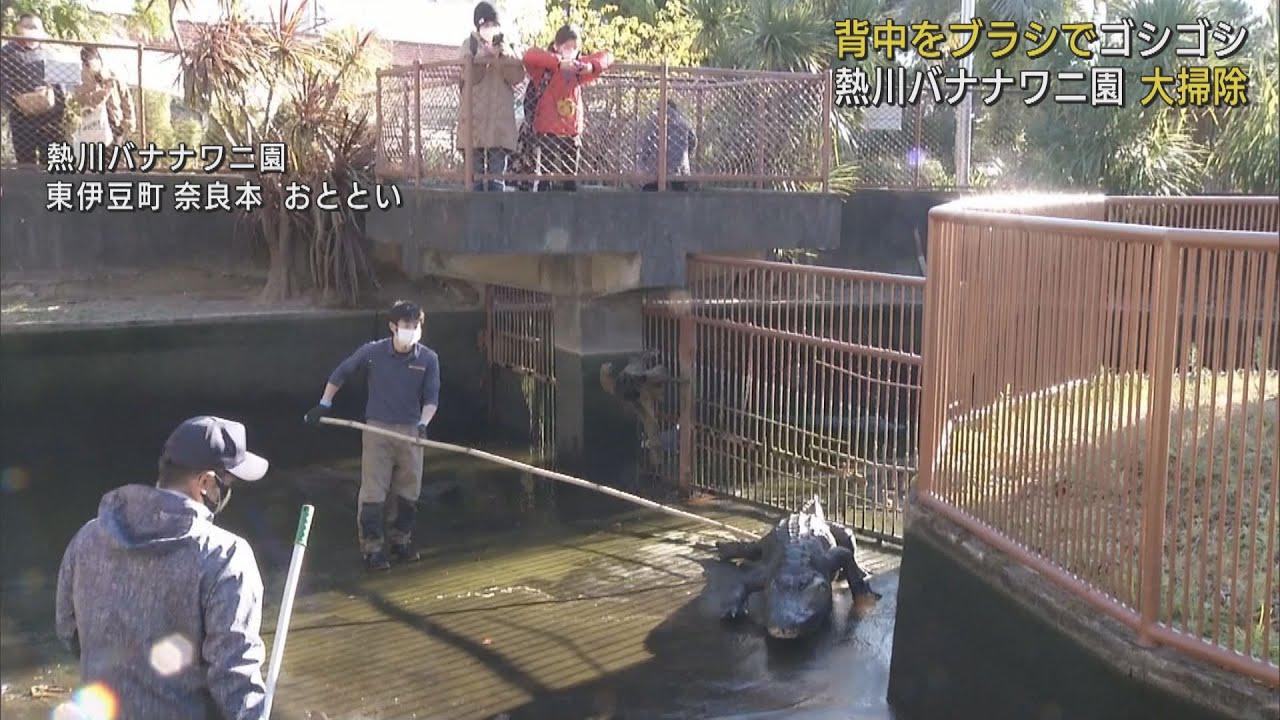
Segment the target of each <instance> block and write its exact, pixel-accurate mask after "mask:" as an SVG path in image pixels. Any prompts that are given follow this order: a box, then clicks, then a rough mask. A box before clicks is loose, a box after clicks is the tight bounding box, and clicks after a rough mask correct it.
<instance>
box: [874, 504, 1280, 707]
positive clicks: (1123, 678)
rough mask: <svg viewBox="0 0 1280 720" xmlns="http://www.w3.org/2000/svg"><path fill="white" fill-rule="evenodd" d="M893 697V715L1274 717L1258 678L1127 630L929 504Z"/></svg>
mask: <svg viewBox="0 0 1280 720" xmlns="http://www.w3.org/2000/svg"><path fill="white" fill-rule="evenodd" d="M889 702H890V704H891V705H892V706H893V708H894V714H895V716H897V717H900V718H910V719H912V720H914V719H916V718H942V717H956V718H969V717H975V718H1009V719H1010V720H1023V719H1024V718H1056V719H1063V720H1066V719H1068V718H1082V719H1084V718H1087V719H1088V720H1109V719H1111V718H1115V719H1116V720H1120V719H1121V718H1126V719H1127V718H1157V717H1158V718H1168V719H1170V720H1173V719H1175V718H1177V719H1183V718H1186V719H1188V720H1191V719H1195V720H1209V719H1211V718H1229V717H1238V718H1274V717H1277V715H1280V709H1278V708H1277V703H1278V702H1280V701H1278V699H1277V696H1276V695H1275V694H1274V693H1273V692H1271V691H1270V690H1269V689H1268V688H1265V687H1263V686H1261V684H1259V683H1255V682H1252V681H1248V680H1245V679H1244V678H1241V677H1239V676H1236V675H1232V674H1231V673H1227V672H1226V671H1223V670H1221V669H1218V668H1216V667H1214V666H1208V665H1203V664H1201V663H1196V662H1192V661H1190V660H1188V659H1186V658H1185V657H1183V656H1180V655H1178V654H1176V653H1173V652H1171V651H1169V650H1167V649H1156V650H1148V649H1145V648H1141V647H1138V646H1137V644H1136V642H1135V640H1134V637H1133V633H1132V632H1131V631H1129V630H1128V629H1127V628H1124V627H1123V626H1120V625H1119V624H1118V623H1115V622H1113V621H1111V620H1110V619H1108V618H1106V617H1105V616H1103V615H1102V614H1101V613H1099V612H1097V611H1096V610H1094V609H1093V608H1091V607H1090V606H1087V605H1086V604H1085V603H1083V602H1082V601H1080V600H1077V599H1075V598H1074V597H1072V596H1070V595H1068V594H1066V593H1064V592H1062V591H1061V590H1060V589H1058V588H1057V586H1054V585H1051V584H1050V583H1049V582H1048V581H1047V580H1045V579H1044V578H1043V577H1041V576H1039V575H1037V574H1036V573H1034V572H1033V571H1031V570H1028V569H1026V568H1024V567H1022V566H1021V565H1019V564H1017V563H1015V562H1012V561H1010V560H1009V559H1008V558H1007V557H1006V556H1004V555H1003V554H1002V553H999V552H996V551H993V550H992V549H990V548H988V547H986V546H985V545H983V544H982V543H980V542H978V541H977V540H976V539H974V538H972V537H971V536H970V535H969V534H968V533H966V532H964V531H963V530H961V529H959V528H958V527H957V526H955V525H954V524H952V523H950V522H947V521H946V520H945V519H942V518H940V517H937V516H935V515H933V514H932V513H929V512H925V511H920V510H918V509H917V510H915V512H913V513H912V518H911V522H910V524H909V525H908V527H907V533H906V542H905V547H904V551H903V559H902V569H901V579H900V584H899V588H898V612H897V618H896V621H895V625H894V638H893V659H892V663H891V668H890V678H889Z"/></svg>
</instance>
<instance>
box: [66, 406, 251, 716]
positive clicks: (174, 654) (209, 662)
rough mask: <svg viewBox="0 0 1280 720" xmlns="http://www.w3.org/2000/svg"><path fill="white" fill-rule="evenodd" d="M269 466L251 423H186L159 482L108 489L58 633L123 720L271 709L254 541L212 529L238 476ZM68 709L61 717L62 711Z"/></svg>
mask: <svg viewBox="0 0 1280 720" xmlns="http://www.w3.org/2000/svg"><path fill="white" fill-rule="evenodd" d="M266 472H267V461H266V459H264V458H262V457H259V456H257V455H254V454H253V453H250V452H249V451H248V449H247V444H246V442H245V427H244V425H242V424H240V423H238V422H234V421H231V420H224V419H222V418H218V417H212V416H208V415H206V416H201V417H193V418H190V419H188V420H186V421H184V422H183V423H182V424H181V425H179V426H178V427H177V429H175V430H174V431H173V433H172V434H170V436H169V439H168V441H167V442H165V446H164V451H163V453H162V454H161V456H160V468H159V478H158V480H157V481H156V484H155V486H154V487H152V486H147V485H125V486H124V487H120V488H117V489H115V490H112V491H111V492H109V493H107V494H106V495H104V496H103V497H102V502H101V503H100V504H99V505H98V516H97V517H96V518H95V519H93V520H90V521H89V522H87V523H85V525H84V527H82V528H80V531H79V532H77V533H76V534H75V537H73V538H72V539H71V543H70V544H69V545H68V546H67V551H66V554H65V555H64V556H63V558H62V566H61V568H59V570H58V589H57V596H56V600H55V615H56V627H57V633H58V637H59V638H60V639H61V640H62V641H63V642H64V643H66V645H67V646H68V647H69V648H71V649H72V651H73V652H77V653H78V654H79V656H80V679H81V682H82V683H83V684H85V685H89V684H94V683H101V684H102V685H103V686H105V687H106V689H107V690H109V691H110V692H111V694H112V695H114V696H115V699H116V701H117V702H118V703H119V707H118V714H117V715H116V717H121V718H232V719H234V720H259V719H260V718H262V717H263V714H262V712H263V710H264V709H265V708H264V707H263V704H264V703H265V701H266V686H265V684H264V683H263V681H262V662H263V660H264V658H265V656H266V653H265V649H264V646H263V642H262V637H261V635H260V634H259V633H260V632H261V624H262V578H261V576H260V575H259V573H258V564H257V562H256V561H255V559H254V556H253V548H251V547H250V546H249V543H248V542H247V541H246V540H245V539H244V538H241V537H238V536H236V535H234V534H232V533H231V532H228V531H227V530H223V529H221V528H219V527H218V526H216V525H214V518H215V517H216V516H217V514H218V513H219V512H220V511H221V510H222V509H223V508H225V507H226V505H227V501H228V500H229V499H230V498H231V489H232V487H233V486H234V485H235V483H236V482H239V481H247V482H251V481H255V480H259V479H261V478H262V476H263V475H265V474H266ZM55 714H58V713H55Z"/></svg>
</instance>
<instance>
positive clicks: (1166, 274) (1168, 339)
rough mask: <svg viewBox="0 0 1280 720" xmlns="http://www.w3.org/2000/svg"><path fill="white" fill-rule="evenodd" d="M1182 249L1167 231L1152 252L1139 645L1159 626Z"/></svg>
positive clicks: (1149, 641) (1149, 639)
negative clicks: (1152, 305) (1152, 280)
mask: <svg viewBox="0 0 1280 720" xmlns="http://www.w3.org/2000/svg"><path fill="white" fill-rule="evenodd" d="M1181 257H1182V256H1181V249H1180V248H1178V247H1177V246H1175V245H1174V244H1173V242H1172V240H1170V238H1169V235H1168V234H1167V233H1166V234H1165V237H1164V241H1163V242H1162V243H1161V245H1160V247H1159V248H1158V249H1157V251H1156V253H1155V267H1154V268H1153V270H1154V272H1153V273H1152V274H1153V275H1154V276H1155V277H1154V286H1153V287H1152V288H1151V298H1152V300H1153V301H1154V307H1153V308H1152V323H1151V334H1150V335H1149V336H1148V344H1147V348H1148V350H1147V362H1148V363H1149V366H1148V367H1147V373H1148V375H1147V376H1148V377H1150V378H1151V380H1152V382H1151V387H1150V389H1149V390H1148V402H1149V407H1150V408H1151V409H1150V411H1149V415H1148V417H1149V418H1150V423H1149V424H1148V425H1147V457H1146V472H1144V473H1143V477H1142V545H1141V547H1140V550H1139V554H1138V562H1139V565H1138V567H1139V572H1138V612H1139V615H1140V616H1141V618H1142V624H1141V625H1139V626H1138V643H1139V644H1140V645H1143V646H1145V647H1151V646H1153V645H1155V639H1154V638H1153V637H1152V635H1151V631H1152V630H1154V629H1155V627H1156V625H1157V624H1158V623H1159V622H1160V617H1159V615H1160V580H1161V575H1162V574H1163V573H1162V570H1161V565H1162V561H1163V558H1164V514H1165V497H1166V487H1165V485H1166V484H1167V482H1168V471H1169V415H1170V410H1171V408H1170V404H1171V403H1172V399H1171V398H1172V394H1173V369H1174V368H1173V366H1174V362H1175V353H1176V352H1177V347H1176V343H1177V327H1178V279H1179V277H1180V276H1181V274H1182V267H1181V265H1182V263H1181Z"/></svg>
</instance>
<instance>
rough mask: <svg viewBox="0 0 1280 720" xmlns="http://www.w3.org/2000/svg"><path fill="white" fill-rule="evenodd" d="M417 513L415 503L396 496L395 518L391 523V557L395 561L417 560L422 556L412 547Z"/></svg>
mask: <svg viewBox="0 0 1280 720" xmlns="http://www.w3.org/2000/svg"><path fill="white" fill-rule="evenodd" d="M417 514H418V505H417V503H415V502H413V501H412V500H406V499H405V498H402V497H400V496H399V495H397V496H396V519H395V522H394V523H392V525H391V557H392V558H393V559H394V560H395V561H396V562H417V561H418V560H420V559H421V558H422V556H421V555H420V554H418V551H417V550H414V549H413V528H414V524H415V521H416V519H417Z"/></svg>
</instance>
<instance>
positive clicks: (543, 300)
mask: <svg viewBox="0 0 1280 720" xmlns="http://www.w3.org/2000/svg"><path fill="white" fill-rule="evenodd" d="M552 308H553V306H552V297H551V296H550V295H548V294H546V293H541V292H536V291H533V290H523V289H520V288H513V287H507V286H503V285H489V286H487V287H486V288H485V329H484V339H483V343H482V344H483V349H484V353H485V360H486V365H487V371H486V387H487V389H488V392H489V393H490V396H489V398H488V404H487V407H488V408H489V409H490V411H492V410H493V408H494V407H495V405H494V400H493V396H492V392H493V389H494V384H495V382H496V381H497V377H496V376H495V374H496V373H497V372H505V373H510V374H512V375H514V376H515V377H516V378H518V379H519V381H520V386H521V388H520V389H521V393H522V394H523V396H524V400H525V404H526V406H527V408H528V410H529V440H530V443H531V447H532V451H533V454H534V459H535V461H538V462H545V461H548V460H550V459H551V458H552V457H554V455H555V437H556V433H555V418H556V363H555V337H554V334H553V332H554V327H555V326H554V320H553V317H552Z"/></svg>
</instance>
